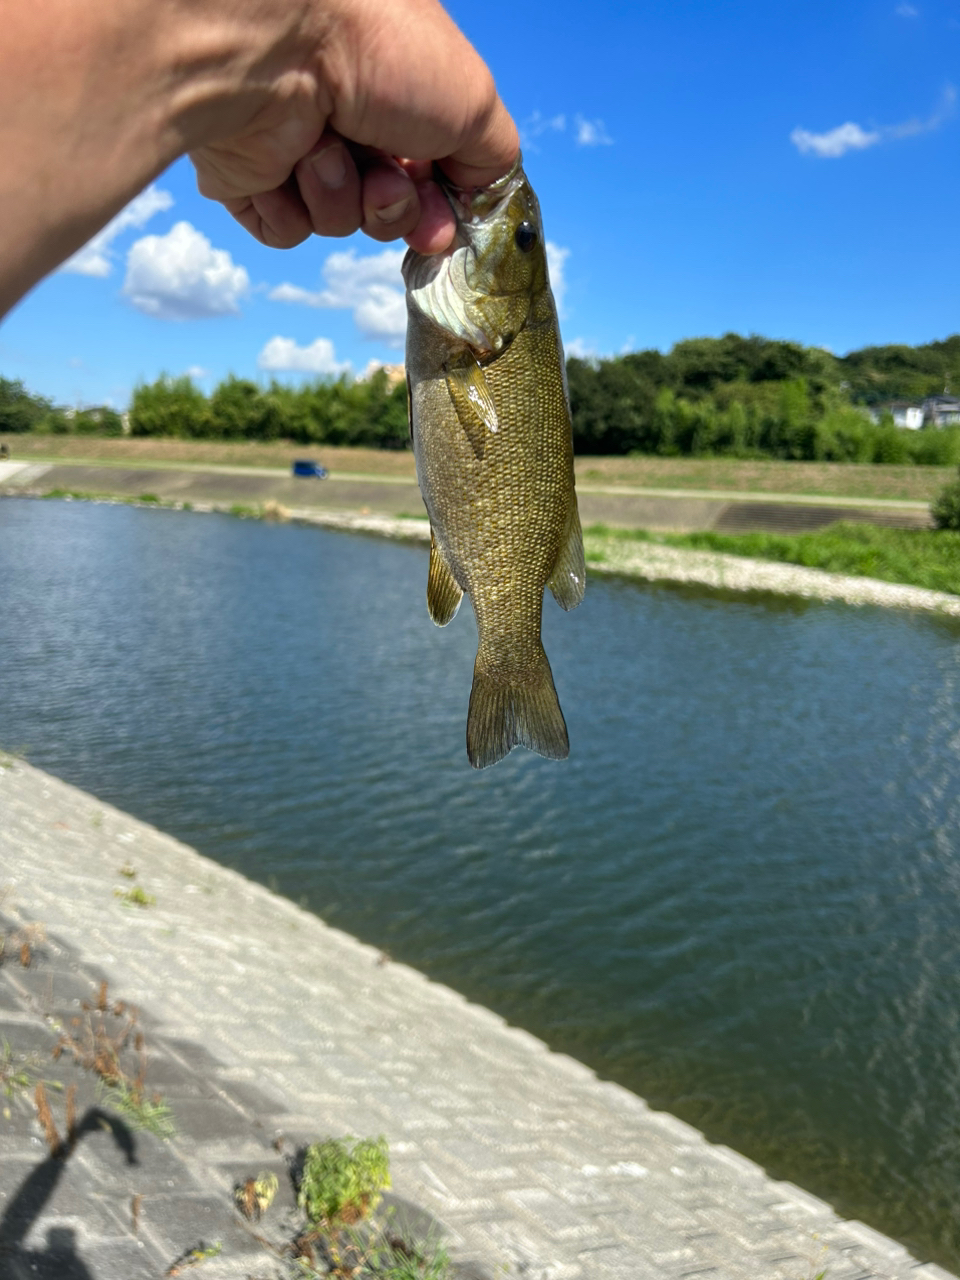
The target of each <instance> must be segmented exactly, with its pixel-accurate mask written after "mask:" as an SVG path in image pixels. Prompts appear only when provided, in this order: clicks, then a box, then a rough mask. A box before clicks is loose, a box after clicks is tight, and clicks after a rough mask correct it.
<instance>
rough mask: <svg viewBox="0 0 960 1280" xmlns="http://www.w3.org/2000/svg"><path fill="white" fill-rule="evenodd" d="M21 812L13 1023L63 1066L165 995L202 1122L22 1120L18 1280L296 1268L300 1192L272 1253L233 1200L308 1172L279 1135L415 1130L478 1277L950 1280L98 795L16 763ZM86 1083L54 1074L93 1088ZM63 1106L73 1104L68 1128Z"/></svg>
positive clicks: (6, 1137) (441, 1204)
mask: <svg viewBox="0 0 960 1280" xmlns="http://www.w3.org/2000/svg"><path fill="white" fill-rule="evenodd" d="M0 812H2V813H3V821H2V824H0V888H2V891H3V901H2V905H0V910H2V913H3V915H4V916H5V917H6V918H7V921H8V922H9V923H8V932H9V930H10V929H11V928H13V929H14V930H15V931H16V934H15V936H14V937H12V938H11V945H9V946H8V951H7V955H8V962H7V963H5V964H4V965H3V966H2V967H0V1035H2V1036H3V1037H5V1038H6V1040H7V1041H8V1042H9V1043H10V1045H11V1049H12V1051H14V1052H18V1051H19V1050H20V1048H21V1047H22V1046H26V1047H28V1048H29V1049H31V1050H35V1051H36V1052H37V1053H39V1054H40V1055H41V1058H40V1060H43V1056H44V1054H45V1052H46V1051H47V1050H49V1048H50V1045H51V1042H52V1041H53V1040H54V1037H55V1036H56V1034H57V1032H56V1030H55V1029H54V1028H53V1027H52V1026H51V1023H50V1019H51V1018H55V1017H56V1018H59V1019H60V1020H61V1021H60V1025H61V1026H62V1027H64V1028H66V1029H68V1030H69V1029H72V1034H74V1035H75V1037H79V1038H81V1039H82V1037H83V1029H84V1019H85V1018H87V1017H89V1016H99V1015H96V1012H95V1010H96V1005H97V1003H98V1001H97V994H96V993H97V990H98V988H99V984H100V983H101V982H107V983H108V990H109V1000H107V999H106V998H104V999H103V1000H102V1001H100V1003H101V1004H102V1005H103V1007H104V1009H105V1010H106V1011H107V1012H105V1013H104V1014H103V1015H102V1016H103V1017H105V1018H107V1019H109V1018H110V1017H113V1016H114V1015H112V1014H110V1013H109V1010H110V1009H112V1008H114V1006H113V1004H112V1002H113V1001H115V1000H118V999H119V1000H122V1001H128V1002H132V1003H133V1004H135V1005H136V1006H138V1008H139V1010H140V1013H139V1025H140V1026H141V1027H142V1028H143V1029H144V1034H145V1036H146V1040H147V1049H148V1064H147V1076H146V1085H147V1087H148V1088H159V1089H160V1090H162V1091H163V1092H164V1093H165V1095H166V1097H167V1098H168V1100H169V1101H170V1103H171V1104H172V1107H173V1118H174V1121H175V1123H176V1125H177V1136H176V1137H175V1138H173V1139H172V1140H171V1141H169V1142H162V1141H160V1140H159V1139H157V1138H154V1137H152V1136H151V1135H144V1134H137V1133H135V1132H133V1131H132V1130H131V1129H130V1128H129V1126H128V1125H126V1124H125V1123H124V1121H123V1115H122V1113H121V1114H117V1113H116V1111H115V1110H114V1111H111V1109H110V1098H109V1096H108V1097H107V1098H106V1099H105V1100H103V1101H102V1102H101V1105H100V1110H99V1112H98V1111H96V1110H94V1111H92V1112H87V1111H85V1110H84V1111H82V1113H81V1115H82V1119H81V1122H80V1126H79V1127H80V1130H81V1132H80V1134H79V1135H78V1137H77V1140H76V1142H75V1143H74V1144H73V1147H72V1148H70V1149H69V1150H68V1151H67V1152H66V1153H61V1155H60V1156H59V1157H57V1156H53V1157H51V1156H49V1155H48V1154H47V1153H46V1149H45V1145H44V1142H43V1140H42V1136H41V1130H40V1126H39V1125H38V1124H37V1122H36V1120H35V1119H33V1118H32V1116H33V1107H32V1100H31V1097H30V1096H29V1095H27V1096H26V1098H20V1099H19V1101H18V1102H17V1105H16V1106H15V1107H9V1108H8V1111H9V1112H10V1115H9V1116H8V1117H6V1118H0V1275H3V1276H4V1280H7V1277H10V1278H11V1280H26V1277H28V1276H36V1275H38V1274H40V1275H45V1276H48V1277H56V1278H57V1280H66V1277H70V1278H71V1280H77V1278H79V1277H81V1276H82V1277H84V1280H141V1278H142V1280H147V1277H153V1278H155V1277H157V1276H159V1275H162V1274H167V1275H170V1274H175V1272H174V1271H173V1270H170V1269H167V1268H170V1267H171V1266H172V1264H173V1263H174V1262H175V1260H176V1258H177V1257H181V1256H182V1255H183V1253H184V1252H186V1251H187V1250H189V1249H190V1248H192V1247H196V1246H197V1245H198V1244H199V1242H200V1241H201V1240H203V1241H206V1242H207V1243H212V1242H215V1241H220V1242H221V1244H222V1246H223V1249H222V1253H221V1254H220V1255H219V1256H218V1257H214V1258H211V1259H210V1260H209V1261H207V1262H204V1263H203V1265H202V1266H201V1267H198V1268H197V1272H196V1274H197V1275H198V1276H201V1277H203V1278H204V1280H228V1278H235V1280H240V1278H241V1277H244V1276H248V1277H249V1276H257V1277H265V1276H266V1275H276V1274H277V1273H278V1270H281V1269H282V1266H281V1263H280V1261H279V1259H278V1258H277V1256H276V1255H275V1254H271V1252H270V1251H269V1250H268V1249H266V1248H265V1247H264V1245H263V1244H262V1239H268V1240H272V1241H274V1242H276V1241H278V1240H282V1238H283V1235H284V1231H285V1230H288V1229H291V1222H292V1220H291V1219H290V1218H289V1214H290V1212H291V1201H290V1195H289V1190H286V1191H285V1193H284V1195H285V1197H286V1198H285V1200H282V1201H281V1207H280V1208H278V1209H277V1210H272V1211H271V1212H270V1214H268V1215H267V1217H266V1218H265V1219H264V1222H263V1223H261V1224H258V1225H257V1228H256V1231H257V1234H258V1235H259V1237H261V1239H260V1240H258V1239H256V1238H255V1237H254V1236H253V1234H252V1233H251V1231H250V1230H249V1229H248V1228H247V1226H245V1224H244V1223H243V1221H242V1219H241V1218H240V1216H239V1214H238V1213H237V1212H236V1210H235V1209H234V1207H233V1188H234V1186H235V1185H236V1184H237V1182H238V1180H239V1181H242V1180H243V1179H244V1178H245V1177H248V1176H255V1175H256V1174H257V1173H258V1172H259V1171H260V1169H261V1168H266V1169H271V1168H273V1169H275V1170H276V1171H277V1172H278V1174H279V1175H280V1176H281V1178H282V1177H283V1176H284V1174H285V1169H284V1165H283V1161H282V1159H281V1157H280V1155H279V1154H278V1152H277V1151H275V1150H274V1149H273V1147H272V1145H271V1144H272V1143H273V1141H274V1139H275V1138H277V1137H278V1136H281V1137H282V1139H283V1141H281V1143H280V1147H281V1150H290V1149H291V1148H292V1147H294V1146H296V1144H297V1143H300V1142H303V1141H309V1140H314V1139H316V1138H318V1137H324V1136H329V1135H333V1136H341V1135H343V1134H346V1133H353V1134H361V1135H370V1134H376V1133H384V1134H385V1135H386V1136H387V1138H388V1139H389V1142H390V1149H391V1152H392V1164H393V1175H394V1191H395V1193H396V1195H397V1196H398V1197H399V1201H398V1204H399V1207H400V1209H401V1211H402V1213H403V1214H407V1215H413V1217H414V1218H415V1219H416V1220H417V1221H419V1223H420V1225H421V1228H423V1227H424V1226H425V1227H426V1228H429V1227H430V1225H431V1224H433V1226H434V1228H435V1229H437V1230H441V1229H442V1230H443V1232H444V1233H445V1235H446V1238H447V1240H448V1242H449V1245H450V1249H451V1252H452V1254H453V1256H454V1258H455V1259H456V1260H457V1261H458V1263H459V1264H460V1267H461V1269H460V1270H459V1273H458V1274H459V1275H460V1277H461V1278H462V1280H466V1278H467V1277H473V1278H474V1280H481V1278H482V1280H493V1277H494V1276H497V1277H516V1278H519V1277H524V1278H525V1280H680V1277H684V1276H687V1277H689V1276H693V1275H704V1276H710V1277H711V1280H809V1278H810V1277H812V1276H814V1275H816V1274H817V1273H818V1272H821V1271H825V1272H826V1274H827V1275H828V1277H829V1280H867V1277H873V1278H874V1280H950V1277H949V1274H948V1273H947V1272H946V1271H944V1270H942V1269H941V1268H939V1267H937V1266H934V1265H932V1264H926V1265H922V1264H921V1263H920V1262H919V1261H918V1260H917V1259H915V1258H913V1257H911V1256H910V1254H909V1253H908V1252H907V1250H906V1249H904V1248H903V1247H902V1246H901V1245H899V1244H897V1243H896V1242H895V1241H893V1240H890V1239H888V1238H887V1237H885V1236H883V1235H881V1234H879V1233H878V1232H876V1231H874V1230H872V1229H871V1228H869V1227H867V1226H865V1225H864V1224H862V1223H860V1222H849V1221H843V1220H841V1219H840V1218H838V1216H837V1215H836V1214H835V1213H834V1212H833V1210H832V1209H831V1208H830V1207H829V1205H827V1204H825V1203H823V1201H821V1200H818V1199H817V1198H816V1197H814V1196H812V1195H809V1194H808V1193H807V1192H805V1191H802V1190H800V1189H799V1188H797V1187H795V1186H792V1185H791V1184H790V1183H786V1182H778V1181H775V1180H773V1179H771V1178H770V1177H768V1176H767V1175H766V1174H765V1173H764V1171H763V1170H762V1169H761V1168H759V1167H758V1166H757V1165H755V1164H753V1163H752V1162H751V1161H749V1160H747V1159H745V1158H744V1157H743V1156H740V1155H738V1154H737V1153H736V1152H734V1151H732V1150H730V1149H728V1148H726V1147H722V1146H714V1145H712V1144H710V1143H709V1142H707V1141H706V1139H705V1138H704V1137H703V1136H702V1135H701V1134H700V1133H698V1132H697V1131H696V1130H695V1129H693V1128H691V1127H690V1126H689V1125H687V1124H684V1123H682V1122H681V1121H679V1120H677V1119H675V1118H674V1117H672V1116H670V1115H666V1114H664V1113H662V1112H657V1111H653V1110H651V1109H650V1108H649V1107H648V1106H647V1104H646V1103H645V1102H644V1101H643V1100H642V1099H641V1098H639V1097H637V1096H636V1095H634V1094H632V1093H629V1092H628V1091H627V1090H625V1089H622V1088H620V1087H618V1086H616V1085H613V1084H609V1083H604V1082H602V1081H601V1080H598V1079H597V1077H596V1076H595V1075H594V1074H593V1072H592V1071H590V1070H588V1069H587V1068H586V1067H585V1066H583V1065H581V1064H580V1063H578V1062H575V1061H573V1060H572V1059H571V1058H568V1057H564V1056H563V1055H560V1054H555V1053H552V1052H550V1051H549V1050H548V1049H547V1048H546V1046H545V1045H544V1044H542V1043H541V1042H540V1041H539V1040H537V1039H535V1038H534V1037H533V1036H531V1035H529V1034H527V1033H526V1032H524V1031H521V1030H519V1029H517V1028H513V1027H510V1026H508V1025H507V1024H506V1023H505V1022H504V1021H503V1020H502V1019H501V1018H499V1017H497V1016H496V1015H495V1014H493V1013H491V1012H489V1011H488V1010H486V1009H483V1008H480V1007H478V1006H476V1005H473V1004H470V1003H469V1002H467V1001H466V1000H464V999H463V998H462V997H461V996H459V995H458V994H457V993H456V992H454V991H451V990H450V989H449V988H447V987H444V986H441V985H440V984H438V983H435V982H431V981H428V980H427V979H426V978H425V977H424V976H423V975H422V974H419V973H417V972H416V971H414V970H413V969H410V968H407V967H406V966H404V965H401V964H395V963H393V962H391V961H389V960H388V959H387V958H386V957H384V956H382V955H380V954H378V952H377V951H376V949H375V948H372V947H369V946H365V945H363V944H361V943H360V942H358V941H356V940H355V939H353V938H351V937H349V936H348V935H346V934H344V933H342V932H340V931H338V930H336V929H332V928H330V927H328V926H327V925H325V924H324V923H323V922H322V921H321V920H320V919H318V918H317V917H315V916H312V915H310V914H308V913H307V912H305V911H303V910H301V909H300V908H298V907H296V906H294V905H293V904H292V903H291V902H289V901H287V900H286V899H284V898H280V897H277V896H276V895H274V894H271V893H270V892H268V891H267V890H266V889H264V888H262V887H261V886H260V885H257V884H254V883H252V882H250V881H248V880H246V879H245V878H244V877H242V876H240V875H237V874H236V873H235V872H232V871H228V870H226V869H224V868H223V867H220V866H219V865H217V864H216V863H213V862H211V861H209V860H208V859H206V858H204V857H202V856H201V855H200V854H198V853H197V852H196V851H194V850H193V849H190V848H188V847H187V846H185V845H183V844H180V843H179V842H178V841H176V840H173V839H171V838H170V837H169V836H165V835H163V834H162V833H161V832H159V831H157V830H155V829H154V828H152V827H150V826H148V825H146V824H145V823H142V822H139V821H137V820H136V819H134V818H132V817H130V816H129V815H127V814H124V813H122V812H120V811H118V810H117V809H114V808H112V807H111V806H110V805H107V804H104V803H102V802H101V801H99V800H97V799H95V798H94V797H93V796H91V795H88V794H86V793H84V792H82V791H79V790H77V789H76V788H74V787H71V786H68V785H66V784H65V783H63V782H60V781H58V780H57V779H55V778H52V777H50V776H48V775H46V774H44V773H41V772H40V771H39V770H37V769H34V768H31V767H30V766H28V765H25V764H22V763H16V764H14V765H12V766H10V765H9V764H8V765H7V766H6V767H0ZM122 867H126V868H128V870H132V871H135V872H136V877H135V879H134V880H131V879H130V878H128V877H125V876H123V875H121V874H120V869H121V868H122ZM131 884H136V885H137V886H139V887H141V888H142V889H143V890H144V891H145V892H146V893H148V894H149V895H151V896H152V897H153V899H155V901H154V903H153V905H150V906H147V907H142V908H138V907H135V906H128V905H125V904H124V903H123V902H122V901H121V900H120V899H119V898H118V897H117V891H118V890H119V891H120V892H121V893H123V891H124V890H126V889H127V888H129V886H130V885H131ZM24 938H27V939H31V938H32V940H33V943H32V945H33V955H32V956H30V957H29V958H30V959H31V965H30V968H28V969H23V968H21V967H20V966H19V963H18V961H17V956H19V955H20V954H21V953H20V946H21V945H22V939H24ZM84 1001H86V1002H87V1005H88V1006H90V1005H91V1004H92V1005H93V1006H94V1008H93V1010H92V1011H91V1009H90V1008H89V1007H88V1008H87V1009H85V1008H84ZM74 1019H76V1021H74ZM151 1050H152V1051H153V1052H152V1056H151ZM68 1056H69V1055H68ZM68 1067H69V1064H68V1063H67V1062H66V1061H65V1060H64V1059H61V1061H59V1062H58V1063H56V1064H50V1063H49V1062H47V1065H46V1066H45V1067H44V1068H43V1070H44V1073H45V1074H47V1075H48V1076H52V1075H54V1074H56V1075H58V1076H59V1077H61V1078H63V1079H64V1080H65V1081H71V1080H75V1079H76V1073H75V1072H74V1074H73V1075H71V1074H70V1070H72V1069H69V1070H68ZM151 1072H153V1073H154V1074H153V1075H152V1076H151ZM21 1103H23V1105H20V1104H21ZM83 1106H85V1099H81V1107H83ZM63 1107H64V1103H63V1102H62V1101H61V1100H60V1099H59V1098H54V1103H53V1108H52V1110H53V1119H54V1121H55V1122H56V1123H58V1125H59V1127H60V1133H61V1135H62V1134H63V1132H64V1110H63ZM68 1146H69V1144H68ZM284 1206H285V1208H286V1212H287V1217H284ZM418 1214H419V1217H417V1215H418ZM285 1224H286V1225H285ZM189 1274H194V1273H193V1271H190V1272H189ZM288 1274H291V1273H290V1272H289V1271H288Z"/></svg>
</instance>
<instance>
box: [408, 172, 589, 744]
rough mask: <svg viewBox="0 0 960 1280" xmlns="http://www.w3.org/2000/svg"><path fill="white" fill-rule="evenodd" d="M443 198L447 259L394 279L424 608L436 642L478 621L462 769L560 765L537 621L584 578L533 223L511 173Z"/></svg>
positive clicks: (562, 382)
mask: <svg viewBox="0 0 960 1280" xmlns="http://www.w3.org/2000/svg"><path fill="white" fill-rule="evenodd" d="M448 194H449V196H450V199H451V204H452V205H453V208H454V211H455V212H456V213H457V215H458V231H457V237H456V239H455V241H454V244H453V246H452V248H451V250H449V251H448V252H447V253H445V254H438V255H434V256H432V257H424V256H422V255H420V254H417V253H414V252H413V251H412V250H411V251H410V252H409V253H408V254H407V257H406V260H405V262H404V267H403V271H404V279H405V281H406V284H407V309H408V316H409V319H408V329H407V360H406V366H407V379H408V384H409V390H410V417H411V430H412V434H413V443H414V452H415V455H416V461H417V477H418V479H419V482H420V491H421V493H422V495H423V499H424V503H425V504H426V508H427V512H428V514H429V516H430V525H431V530H432V535H433V536H432V541H431V552H430V569H429V576H428V583H427V605H428V609H429V612H430V616H431V617H432V618H433V620H434V622H436V623H438V624H439V625H440V626H445V625H446V623H448V622H449V621H450V620H451V619H452V618H453V616H454V614H455V613H456V611H457V608H458V607H459V604H460V601H461V598H462V595H463V594H464V593H466V594H467V595H468V596H469V597H470V600H471V603H472V604H473V608H474V612H475V614H476V618H477V629H478V633H479V648H478V652H477V661H476V666H475V668H474V680H473V690H472V693H471V696H470V709H469V712H468V717H467V753H468V755H469V758H470V762H471V764H473V765H474V766H475V767H477V768H482V767H484V766H485V765H488V764H493V763H495V762H496V761H497V760H499V759H501V758H502V757H503V756H504V755H506V754H507V752H508V751H510V750H511V749H512V748H513V747H514V746H517V745H522V746H526V747H529V748H531V749H532V750H534V751H537V752H539V753H540V754H541V755H544V756H548V757H550V758H553V759H563V758H564V757H565V756H566V755H567V754H568V752H569V743H568V739H567V730H566V725H565V724H564V720H563V715H562V713H561V711H560V706H559V703H558V701H557V695H556V691H555V689H554V684H553V676H552V674H551V671H550V665H549V663H548V661H547V657H546V654H545V653H544V651H543V646H542V644H541V642H540V615H541V609H542V605H543V592H544V588H545V587H546V586H549V587H550V589H551V590H552V592H553V594H554V596H555V597H556V599H557V600H558V602H559V603H560V604H561V605H562V606H563V608H565V609H572V608H574V607H575V606H576V605H578V604H579V603H580V601H581V600H582V599H583V591H584V584H585V578H586V575H585V571H584V562H583V541H582V536H581V532H580V520H579V516H578V514H577V500H576V493H575V491H574V476H573V442H572V431H571V423H570V410H569V404H568V397H567V389H566V378H565V374H564V362H563V347H562V344H561V341H560V331H559V326H558V323H557V313H556V307H555V305H554V301H553V295H552V293H551V291H550V284H549V279H548V274H547V260H546V249H545V244H544V240H543V230H542V225H541V221H540V210H539V207H538V205H537V200H536V196H535V195H534V193H533V190H532V189H531V187H530V184H529V183H528V181H527V179H526V177H525V176H524V173H523V170H522V168H521V167H520V164H519V161H518V164H517V166H516V167H515V169H514V170H513V171H512V172H511V173H510V174H508V175H507V177H506V178H504V179H502V180H501V181H500V182H498V183H495V184H493V186H492V187H488V188H484V189H483V190H482V191H478V192H474V193H465V192H453V191H451V192H448Z"/></svg>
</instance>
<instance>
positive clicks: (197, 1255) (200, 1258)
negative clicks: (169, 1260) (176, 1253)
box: [164, 1240, 223, 1276]
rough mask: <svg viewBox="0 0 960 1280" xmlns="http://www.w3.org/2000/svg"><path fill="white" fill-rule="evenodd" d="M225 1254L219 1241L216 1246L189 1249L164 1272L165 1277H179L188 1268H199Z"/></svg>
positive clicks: (200, 1245) (207, 1245) (209, 1245)
mask: <svg viewBox="0 0 960 1280" xmlns="http://www.w3.org/2000/svg"><path fill="white" fill-rule="evenodd" d="M221 1253H223V1245H222V1244H221V1243H220V1241H219V1240H218V1241H217V1242H216V1243H215V1244H204V1242H203V1241H202V1240H201V1241H200V1243H199V1244H198V1245H197V1246H196V1247H195V1248H193V1249H188V1250H187V1251H186V1253H181V1255H180V1257H179V1258H178V1259H177V1260H176V1262H174V1263H173V1264H172V1265H171V1266H170V1267H168V1268H167V1270H166V1271H165V1272H164V1275H165V1276H179V1275H182V1274H183V1272H184V1271H185V1270H186V1269H187V1267H196V1266H199V1264H200V1263H201V1262H207V1261H208V1260H209V1259H210V1258H219V1256H220V1254H221Z"/></svg>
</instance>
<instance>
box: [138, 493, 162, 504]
mask: <svg viewBox="0 0 960 1280" xmlns="http://www.w3.org/2000/svg"><path fill="white" fill-rule="evenodd" d="M159 501H160V499H159V498H158V497H157V495H156V494H155V493H141V494H140V496H139V497H138V498H137V502H151V503H153V502H156V503H158V502H159Z"/></svg>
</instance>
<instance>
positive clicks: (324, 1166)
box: [297, 1137, 390, 1228]
mask: <svg viewBox="0 0 960 1280" xmlns="http://www.w3.org/2000/svg"><path fill="white" fill-rule="evenodd" d="M389 1186H390V1161H389V1157H388V1155H387V1140H386V1138H382V1137H381V1138H361V1139H359V1140H355V1139H353V1138H350V1137H347V1138H343V1139H342V1140H341V1139H337V1138H328V1139H327V1141H326V1142H315V1143H313V1144H312V1146H310V1147H308V1148H307V1151H306V1154H305V1156H304V1160H303V1171H302V1173H301V1175H300V1185H299V1188H298V1193H297V1203H298V1204H299V1205H300V1208H301V1209H303V1210H304V1211H305V1213H306V1215H307V1217H308V1218H309V1219H310V1221H311V1222H312V1223H318V1224H322V1225H324V1226H326V1227H328V1228H329V1227H337V1226H340V1225H344V1224H349V1223H352V1222H358V1221H360V1220H361V1219H362V1218H365V1217H367V1215H368V1214H370V1213H371V1212H372V1211H373V1210H374V1209H375V1208H376V1207H377V1205H378V1204H379V1203H380V1193H381V1192H382V1191H385V1190H386V1189H387V1188H388V1187H389Z"/></svg>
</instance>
